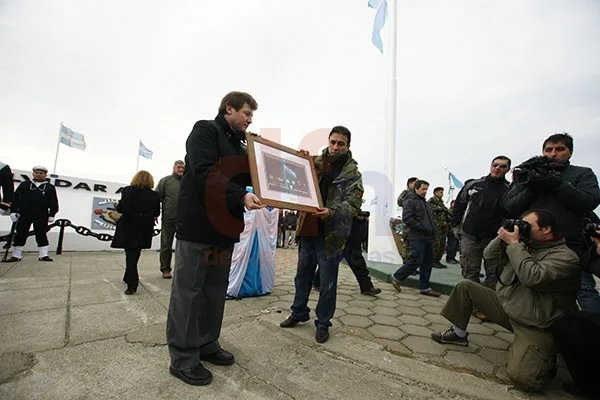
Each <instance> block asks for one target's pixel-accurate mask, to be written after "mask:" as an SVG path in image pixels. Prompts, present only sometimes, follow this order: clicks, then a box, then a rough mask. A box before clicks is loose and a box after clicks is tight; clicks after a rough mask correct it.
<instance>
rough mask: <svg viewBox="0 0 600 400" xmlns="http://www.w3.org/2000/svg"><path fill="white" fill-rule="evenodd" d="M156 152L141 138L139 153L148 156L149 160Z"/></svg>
mask: <svg viewBox="0 0 600 400" xmlns="http://www.w3.org/2000/svg"><path fill="white" fill-rule="evenodd" d="M153 153H154V152H153V151H152V150H149V149H148V148H147V147H146V146H144V143H142V141H141V140H140V150H139V155H140V156H142V157H144V158H147V159H148V160H152V154H153Z"/></svg>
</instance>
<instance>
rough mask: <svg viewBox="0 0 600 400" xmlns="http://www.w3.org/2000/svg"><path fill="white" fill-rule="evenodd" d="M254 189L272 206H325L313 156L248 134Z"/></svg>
mask: <svg viewBox="0 0 600 400" xmlns="http://www.w3.org/2000/svg"><path fill="white" fill-rule="evenodd" d="M246 140H247V144H248V156H249V159H250V176H251V177H252V188H253V190H254V194H255V195H256V196H258V198H259V199H260V200H261V201H262V202H263V204H266V205H268V206H271V207H276V208H285V209H289V210H298V211H307V212H314V211H316V210H317V208H322V207H323V200H322V198H321V192H320V190H319V181H318V180H317V173H316V171H315V165H314V163H313V158H312V156H308V155H304V154H302V153H301V152H299V151H297V150H294V149H291V148H289V147H285V146H283V145H281V144H279V143H275V142H272V141H270V140H267V139H263V138H261V137H259V136H257V135H255V134H253V133H246Z"/></svg>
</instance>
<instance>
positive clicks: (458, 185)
mask: <svg viewBox="0 0 600 400" xmlns="http://www.w3.org/2000/svg"><path fill="white" fill-rule="evenodd" d="M449 174H450V179H452V183H454V186H456V188H457V189H462V188H463V186H465V184H464V183H462V182H461V181H460V179H458V178H457V177H456V176H454V174H453V173H452V172H449Z"/></svg>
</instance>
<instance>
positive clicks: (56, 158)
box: [52, 121, 63, 174]
mask: <svg viewBox="0 0 600 400" xmlns="http://www.w3.org/2000/svg"><path fill="white" fill-rule="evenodd" d="M62 125H63V122H62V121H60V127H61V128H62ZM60 131H61V129H59V130H58V143H56V156H54V168H53V169H52V173H53V174H56V163H57V162H58V150H59V149H60Z"/></svg>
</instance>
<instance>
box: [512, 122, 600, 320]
mask: <svg viewBox="0 0 600 400" xmlns="http://www.w3.org/2000/svg"><path fill="white" fill-rule="evenodd" d="M542 154H543V156H538V157H533V158H531V159H529V160H527V161H525V162H524V163H522V164H521V165H519V166H517V167H516V168H515V170H514V173H513V184H512V185H511V187H510V189H509V191H508V193H507V194H506V196H505V198H504V208H505V209H506V211H508V213H509V214H511V215H513V216H518V215H521V214H522V213H523V212H524V211H525V210H528V209H531V208H541V209H546V210H548V211H550V212H551V213H552V214H553V215H554V216H555V217H556V219H557V221H558V227H559V228H560V230H561V231H562V232H563V234H564V236H565V239H566V241H567V246H569V248H570V249H571V250H573V251H574V252H575V253H577V255H578V256H579V257H581V256H582V255H583V253H584V252H585V250H586V246H585V241H584V237H583V235H582V234H581V232H582V231H583V225H584V219H585V218H586V216H587V215H588V214H589V213H590V212H592V211H593V210H594V209H595V208H596V207H598V205H599V204H600V188H598V180H597V178H596V175H595V174H594V172H593V171H592V170H591V169H590V168H587V167H580V166H575V165H571V164H570V161H569V160H570V159H571V155H572V154H573V138H572V137H571V136H570V135H569V134H567V133H558V134H554V135H551V136H550V137H548V138H547V139H546V140H545V141H544V144H543V145H542ZM578 302H579V307H580V308H581V309H582V310H583V311H589V312H594V313H600V296H599V295H598V291H597V290H596V282H595V281H594V277H593V276H592V275H591V274H590V273H587V272H583V273H582V274H581V285H580V291H579V297H578Z"/></svg>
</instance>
